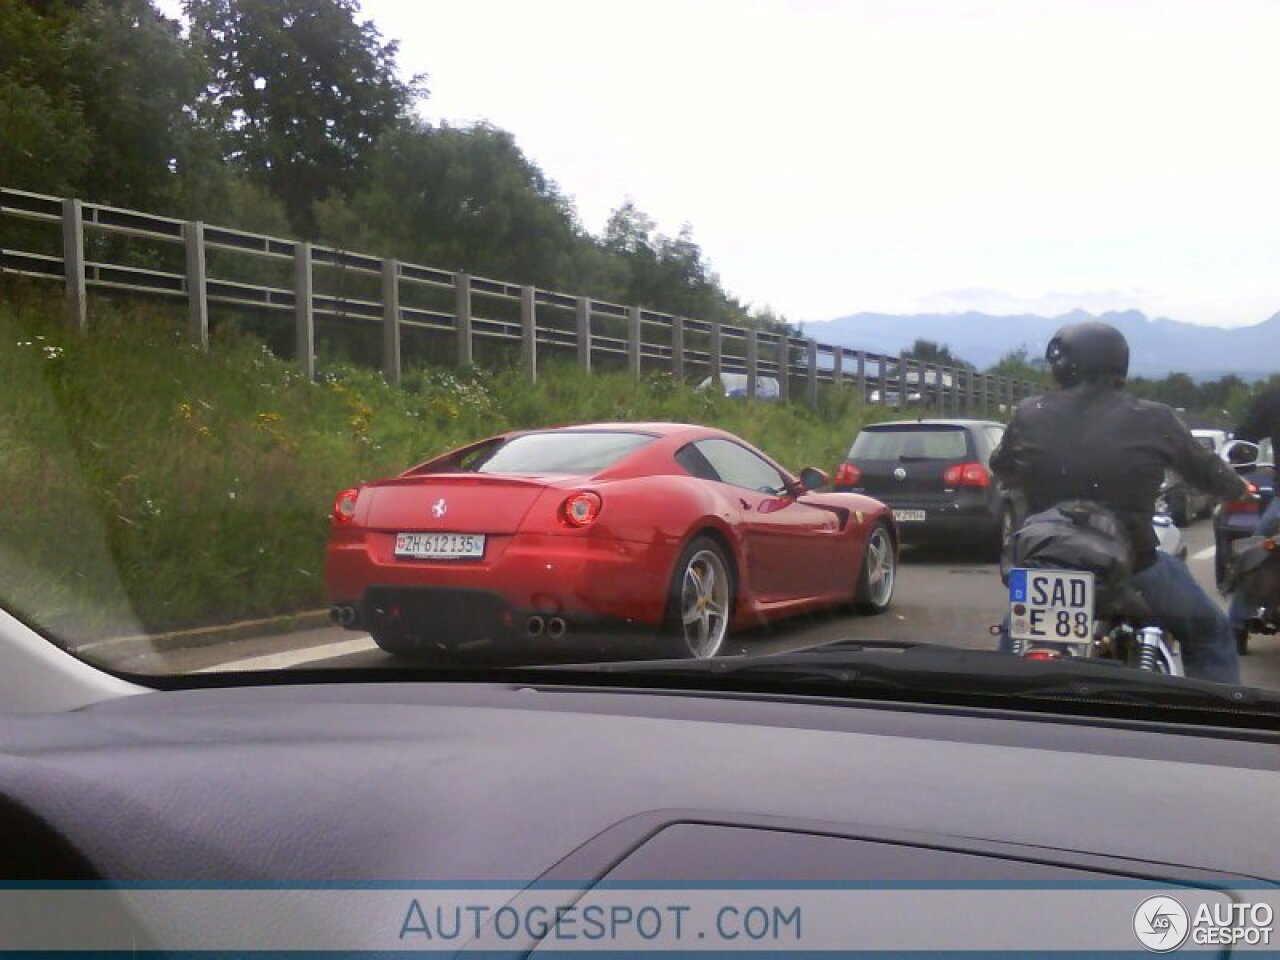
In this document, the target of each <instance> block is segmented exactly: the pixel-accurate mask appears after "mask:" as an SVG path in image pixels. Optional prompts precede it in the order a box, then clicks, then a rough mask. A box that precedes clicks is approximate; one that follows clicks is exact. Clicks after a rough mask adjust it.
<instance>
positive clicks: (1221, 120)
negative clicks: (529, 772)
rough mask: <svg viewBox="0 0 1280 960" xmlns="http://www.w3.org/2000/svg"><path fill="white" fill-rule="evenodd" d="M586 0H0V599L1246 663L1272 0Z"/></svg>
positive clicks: (188, 667)
mask: <svg viewBox="0 0 1280 960" xmlns="http://www.w3.org/2000/svg"><path fill="white" fill-rule="evenodd" d="M587 13H588V11H586V10H585V9H584V10H578V9H577V8H573V10H569V8H562V7H556V6H555V5H553V6H552V7H550V8H547V7H544V6H542V5H538V4H520V3H515V2H511V3H507V2H498V3H495V4H475V5H473V4H465V3H449V4H430V5H424V4H419V3H410V2H407V0H362V2H359V3H357V2H355V0H306V2H302V0H296V2H295V0H289V2H280V3H264V2H248V0H237V2H228V0H120V2H87V3H21V2H13V0H8V2H6V0H0V143H2V144H3V145H4V146H3V149H0V250H2V259H0V385H2V386H0V490H2V491H3V492H4V498H5V500H4V503H5V506H4V509H3V510H0V608H2V609H3V611H4V612H6V613H8V614H11V615H12V616H13V617H15V618H16V619H17V620H19V621H21V623H22V624H24V625H26V626H27V627H28V628H30V630H32V631H34V632H35V633H37V634H38V636H39V637H41V638H43V640H44V641H47V642H48V643H49V644H53V645H55V646H57V647H60V648H63V649H64V650H66V651H69V652H70V653H71V654H72V655H73V656H75V657H77V658H79V659H81V660H83V661H85V662H87V663H89V664H92V665H94V666H98V667H101V668H103V669H106V670H110V671H114V672H118V673H120V674H125V675H129V676H140V677H147V676H151V675H169V674H186V675H190V676H191V677H192V678H197V679H198V678H200V677H203V676H204V675H205V673H209V674H218V673H227V672H233V671H246V670H261V671H289V670H296V669H304V668H305V669H327V668H330V667H335V668H338V667H343V668H346V667H349V668H355V669H364V668H370V669H374V668H376V669H379V670H389V671H395V670H406V671H410V670H416V669H419V668H429V669H431V670H435V671H441V672H444V673H448V672H449V671H450V670H455V669H457V668H467V669H475V670H477V671H485V670H489V669H498V668H500V667H501V668H506V667H515V668H521V669H523V668H525V667H532V666H538V665H546V664H549V663H555V664H570V663H583V664H586V663H598V662H599V661H601V660H606V659H611V660H622V661H626V662H630V661H633V660H641V661H643V660H656V659H684V660H705V659H712V658H724V657H756V656H768V655H771V654H775V653H786V654H790V653H794V652H795V651H797V650H801V649H822V650H829V651H831V652H832V655H833V656H834V655H837V654H838V653H839V651H841V650H846V651H847V650H848V649H849V648H848V647H847V646H840V644H848V643H849V642H852V641H872V640H877V641H890V642H894V643H899V642H900V643H911V644H920V643H928V644H940V645H942V646H944V647H946V648H949V649H960V650H964V651H968V652H972V653H975V654H978V653H981V654H983V655H984V656H985V655H989V656H990V658H995V657H1017V658H1020V659H1028V658H1029V659H1037V660H1040V661H1043V662H1044V663H1049V664H1052V663H1054V662H1057V661H1061V660H1072V659H1073V658H1074V659H1076V660H1078V659H1092V660H1105V661H1108V662H1110V663H1113V664H1116V665H1117V666H1118V668H1121V669H1122V670H1123V671H1129V672H1133V671H1142V670H1145V671H1148V672H1151V671H1154V672H1158V673H1162V674H1167V675H1168V676H1170V677H1172V678H1173V679H1175V680H1177V681H1182V680H1187V681H1191V680H1207V681H1211V682H1215V683H1223V684H1228V685H1233V686H1234V685H1245V686H1249V685H1253V686H1260V687H1267V688H1277V689H1280V597H1276V596H1272V593H1271V592H1269V590H1270V588H1269V587H1268V586H1267V584H1268V583H1272V582H1274V579H1271V580H1269V579H1268V577H1269V576H1270V573H1269V571H1272V570H1273V569H1274V563H1280V553H1278V554H1276V556H1275V557H1274V558H1273V559H1270V560H1269V559H1267V558H1263V557H1261V556H1254V557H1252V558H1249V559H1242V554H1243V552H1244V551H1245V550H1246V549H1247V548H1248V547H1249V545H1250V544H1251V543H1252V542H1253V541H1254V540H1255V536H1254V535H1255V534H1261V533H1266V532H1267V531H1269V530H1272V529H1273V528H1276V527H1280V498H1277V497H1275V496H1274V476H1273V475H1274V469H1273V468H1272V467H1270V466H1269V465H1267V463H1265V462H1264V463H1263V464H1262V465H1260V466H1249V467H1247V468H1245V467H1241V468H1239V469H1237V468H1236V467H1233V466H1230V465H1228V464H1227V463H1226V462H1225V461H1224V460H1223V459H1222V457H1221V454H1220V451H1221V448H1222V447H1223V446H1224V445H1225V443H1226V441H1227V439H1229V438H1230V437H1232V436H1233V435H1235V436H1242V435H1248V436H1250V437H1253V438H1255V439H1257V440H1259V441H1260V442H1261V444H1262V446H1263V448H1264V453H1263V460H1264V461H1270V460H1271V459H1272V457H1271V452H1270V445H1271V439H1270V438H1274V437H1275V436H1276V435H1277V433H1280V423H1277V419H1280V413H1278V412H1277V410H1280V400H1278V399H1277V397H1280V362H1278V361H1277V351H1276V344H1277V343H1280V313H1277V311H1280V274H1277V272H1276V271H1275V270H1274V269H1273V265H1272V264H1271V263H1270V260H1269V259H1268V256H1267V255H1265V253H1264V252H1265V251H1269V250H1274V249H1276V248H1277V241H1280V236H1277V233H1278V232H1280V220H1277V218H1276V217H1274V216H1273V215H1272V211H1274V209H1275V208H1276V203H1277V202H1280V187H1277V184H1280V180H1278V179H1277V178H1276V176H1275V173H1274V171H1275V170H1276V169H1277V168H1280V134H1277V133H1276V132H1275V129H1274V126H1275V125H1274V124H1268V123H1266V122H1265V120H1264V119H1263V118H1265V117H1267V116H1269V115H1270V112H1271V109H1272V103H1271V99H1270V98H1269V96H1268V93H1269V91H1270V90H1271V89H1272V88H1273V87H1274V83H1273V82H1272V79H1271V78H1272V74H1273V72H1274V68H1273V64H1274V50H1273V49H1272V46H1273V44H1272V43H1271V42H1270V41H1271V38H1273V37H1275V36H1276V35H1277V30H1280V8H1275V7H1272V6H1269V5H1266V4H1262V5H1258V4H1251V3H1248V2H1246V0H1239V2H1237V0H1223V4H1212V5H1204V6H1203V7H1197V6H1196V5H1183V6H1180V7H1179V8H1178V10H1177V12H1176V14H1175V13H1173V12H1169V13H1168V15H1163V14H1161V15H1157V14H1156V13H1154V12H1152V11H1146V12H1145V13H1144V12H1142V11H1139V10H1137V9H1131V8H1130V7H1128V6H1126V5H1110V4H1081V3H1078V2H1071V0H1061V2H1058V0H1050V2H1047V3H1045V4H1037V5H1035V6H1034V7H1025V8H1024V7H1023V6H1021V5H1016V4H1015V5H1010V4H1004V3H999V2H996V0H978V2H977V3H976V4H950V3H934V2H928V3H925V4H923V5H917V4H906V5H903V4H885V3H877V2H862V0H850V2H848V3H838V4H800V5H796V4H788V3H784V2H781V0H765V2H763V3H760V4H750V5H741V4H736V3H735V4H729V3H727V2H721V0H711V2H708V3H705V4H692V5H684V4H678V5H677V4H671V3H666V2H659V3H658V4H656V5H652V6H651V5H638V6H636V7H635V8H634V9H629V10H628V13H627V16H626V17H625V18H624V17H622V16H620V15H618V16H610V15H609V13H608V12H607V11H604V10H603V9H601V10H596V9H595V8H592V10H591V11H589V13H590V15H587ZM673 24H674V27H673ZM464 38H472V39H480V40H482V41H483V42H482V43H479V45H477V43H473V42H464ZM763 51H769V54H768V56H766V57H762V56H761V54H762V52H763ZM766 63H767V65H768V66H767V68H764V69H762V68H761V67H762V65H763V64H766ZM1188 64H1195V65H1196V69H1195V70H1188V69H1187V65H1188ZM1099 324H1100V325H1103V328H1105V330H1107V331H1109V333H1107V332H1104V333H1102V334H1099V333H1098V330H1099V329H1100V328H1099V327H1098V326H1097V325H1099ZM1060 331H1074V333H1073V334H1071V335H1070V336H1066V337H1065V339H1064V338H1063V337H1057V339H1055V336H1056V335H1057V334H1058V333H1059V332H1060ZM1111 335H1114V337H1118V338H1119V341H1117V340H1115V339H1110V340H1108V339H1106V338H1107V337H1109V336H1111ZM1099 336H1100V337H1102V338H1103V339H1101V340H1098V339H1090V338H1091V337H1099ZM1073 338H1074V339H1073ZM1051 341H1054V342H1055V343H1057V344H1058V346H1059V348H1060V349H1059V348H1055V351H1054V352H1052V354H1050V351H1049V345H1050V342H1051ZM1120 341H1122V343H1121V342H1120ZM1126 355H1127V358H1128V359H1127V362H1126V361H1124V359H1123V358H1124V356H1126ZM1050 356H1052V359H1050ZM1099 357H1101V359H1099ZM1090 364H1095V365H1096V366H1098V369H1093V368H1092V367H1090ZM1193 430H1194V431H1197V435H1196V436H1194V437H1193V435H1192V433H1191V431H1193ZM415 464H416V465H419V466H418V467H416V468H415V466H414V465H415ZM1242 476H1243V477H1246V478H1247V479H1248V480H1249V482H1250V483H1252V484H1253V486H1254V488H1255V489H1256V496H1252V497H1251V496H1247V495H1246V488H1245V487H1244V486H1243V481H1242V480H1241V479H1240V478H1241V477H1242ZM1166 477H1167V478H1168V482H1165V479H1166ZM1078 501H1087V502H1089V503H1091V504H1095V506H1096V508H1097V510H1098V511H1099V512H1098V513H1096V514H1094V515H1092V516H1093V521H1090V520H1089V519H1088V517H1086V516H1085V515H1084V514H1082V513H1080V512H1079V511H1078V510H1077V511H1076V512H1074V513H1063V512H1061V511H1059V512H1058V513H1056V514H1054V513H1053V509H1054V508H1055V507H1058V506H1060V505H1062V504H1064V503H1065V504H1071V503H1073V502H1078ZM1073 509H1075V508H1073ZM1046 514H1049V515H1050V516H1049V517H1048V519H1046V516H1045V515H1046ZM1033 515H1034V516H1035V517H1036V523H1035V524H1034V525H1030V521H1029V519H1028V518H1029V517H1032V516H1033ZM1099 516H1100V517H1101V518H1102V519H1101V520H1098V517H1099ZM1055 524H1056V526H1055ZM1101 528H1105V530H1106V531H1109V532H1110V534H1111V537H1110V539H1106V538H1103V539H1096V538H1095V539H1091V538H1094V537H1095V534H1097V532H1098V530H1099V529H1101ZM1028 531H1029V532H1028ZM1064 544H1065V546H1064ZM1255 566H1256V567H1257V568H1258V569H1261V570H1263V574H1262V575H1261V576H1258V577H1252V576H1251V574H1250V571H1252V570H1253V569H1254V568H1255ZM1121 581H1123V582H1121ZM1135 596H1137V597H1138V598H1139V600H1140V601H1141V602H1140V603H1138V602H1132V598H1133V597H1135ZM1122 600H1125V601H1130V602H1129V603H1127V604H1126V603H1124V602H1121V601H1122ZM1184 600H1185V601H1186V602H1185V603H1184ZM885 614H887V615H885ZM6 622H7V621H6ZM1143 637H1152V638H1158V640H1159V642H1160V644H1162V646H1161V645H1156V644H1155V641H1154V640H1153V641H1152V646H1150V648H1148V647H1143V646H1141V645H1140V644H1139V639H1140V638H1143ZM39 649H42V650H48V649H49V648H48V647H46V646H43V645H41V646H40V647H39ZM990 658H989V659H987V660H986V661H984V662H986V663H995V664H1004V663H1007V662H1008V661H1005V660H994V659H990ZM886 659H888V658H887V657H886ZM988 672H991V673H992V674H993V675H994V674H997V673H1000V672H1001V669H1000V668H999V667H993V668H992V670H991V671H988ZM982 674H983V669H981V668H979V667H973V666H967V667H966V673H965V676H966V677H970V678H972V677H975V676H980V675H982ZM735 675H736V674H735ZM743 675H745V674H743ZM1128 675H1130V674H1129V673H1127V672H1122V673H1121V676H1128ZM193 682H194V681H193ZM922 696H923V695H922Z"/></svg>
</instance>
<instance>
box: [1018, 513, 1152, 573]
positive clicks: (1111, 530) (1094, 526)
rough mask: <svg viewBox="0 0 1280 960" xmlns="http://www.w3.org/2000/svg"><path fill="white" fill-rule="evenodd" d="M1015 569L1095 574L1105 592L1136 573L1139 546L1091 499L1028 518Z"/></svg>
mask: <svg viewBox="0 0 1280 960" xmlns="http://www.w3.org/2000/svg"><path fill="white" fill-rule="evenodd" d="M1012 554H1013V565H1014V566H1015V567H1030V568H1033V569H1041V570H1045V569H1047V570H1082V571H1087V572H1089V573H1092V574H1093V575H1094V577H1095V578H1096V580H1097V584H1098V586H1099V587H1100V588H1108V587H1118V586H1120V585H1121V584H1123V583H1124V582H1125V581H1126V580H1128V579H1129V577H1130V576H1131V575H1132V573H1133V565H1134V554H1133V544H1132V543H1131V541H1130V538H1129V534H1128V532H1127V531H1126V530H1125V528H1124V526H1123V524H1121V522H1120V518H1119V517H1118V516H1117V515H1116V514H1115V512H1114V511H1112V510H1109V509H1108V508H1106V507H1104V506H1102V505H1101V504H1099V503H1094V502H1092V501H1090V500H1068V501H1065V502H1063V503H1059V504H1057V505H1056V506H1053V507H1050V508H1049V509H1048V510H1044V511H1042V512H1040V513H1034V514H1032V515H1031V516H1029V517H1027V519H1026V521H1025V522H1024V523H1023V524H1022V526H1021V527H1020V528H1019V530H1018V531H1017V533H1015V534H1014V535H1013V549H1012Z"/></svg>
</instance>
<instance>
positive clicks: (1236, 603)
mask: <svg viewBox="0 0 1280 960" xmlns="http://www.w3.org/2000/svg"><path fill="white" fill-rule="evenodd" d="M1276 533H1280V496H1273V497H1272V498H1271V503H1269V504H1268V505H1267V509H1266V510H1264V511H1263V513H1262V516H1261V517H1259V518H1258V525H1257V527H1255V528H1254V534H1255V535H1256V536H1260V537H1270V536H1273V535H1274V534H1276ZM1255 613H1257V611H1256V610H1255V609H1254V608H1253V607H1251V606H1249V604H1247V603H1245V600H1244V597H1242V596H1240V594H1239V593H1233V594H1232V595H1231V606H1230V607H1229V608H1228V609H1227V617H1228V618H1229V619H1230V620H1231V627H1232V629H1235V630H1243V629H1244V628H1245V625H1246V624H1247V623H1248V622H1249V618H1250V617H1252V616H1253V615H1254V614H1255Z"/></svg>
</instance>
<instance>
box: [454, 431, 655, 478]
mask: <svg viewBox="0 0 1280 960" xmlns="http://www.w3.org/2000/svg"><path fill="white" fill-rule="evenodd" d="M653 439H654V438H653V437H651V436H649V435H647V434H643V433H624V432H622V431H617V432H613V431H609V432H605V431H600V432H591V431H586V430H563V431H556V432H548V433H526V434H523V435H522V436H519V437H512V438H511V439H510V440H508V441H507V442H506V443H504V444H502V445H501V446H500V447H497V448H496V449H495V450H494V451H493V452H492V453H491V454H490V455H489V456H488V457H485V458H484V459H483V460H481V461H480V462H479V463H478V464H475V465H473V466H472V469H474V470H475V471H477V472H478V473H514V474H543V473H570V474H594V473H599V472H600V471H601V470H606V469H608V468H609V467H611V466H613V465H614V464H615V463H617V462H618V461H619V460H621V459H622V458H623V457H625V456H627V454H629V453H633V452H634V451H636V450H639V449H640V448H641V447H643V446H644V445H645V444H647V443H652V442H653Z"/></svg>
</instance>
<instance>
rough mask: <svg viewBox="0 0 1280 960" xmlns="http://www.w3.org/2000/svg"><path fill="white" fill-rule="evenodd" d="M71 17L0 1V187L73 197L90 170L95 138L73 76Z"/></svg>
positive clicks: (19, 1) (20, 0) (20, 1)
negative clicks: (68, 38) (69, 36)
mask: <svg viewBox="0 0 1280 960" xmlns="http://www.w3.org/2000/svg"><path fill="white" fill-rule="evenodd" d="M69 18H70V15H69V14H68V13H67V12H66V11H65V10H62V9H61V8H58V9H56V10H55V11H51V13H50V15H49V16H43V15H42V14H41V12H40V11H39V10H38V9H37V8H36V7H34V6H32V5H31V4H29V3H26V2H24V0H0V144H3V147H2V148H0V183H3V184H5V185H6V186H11V187H20V188H22V189H25V190H34V191H39V192H49V193H71V192H73V191H74V189H75V186H76V185H77V184H78V183H79V179H80V177H81V175H82V174H83V172H84V170H85V169H86V168H87V166H88V164H89V157H90V153H91V149H92V140H93V134H92V131H91V130H90V128H89V125H88V123H87V122H86V120H85V116H84V110H83V109H82V106H81V102H80V96H79V91H78V90H77V89H76V88H75V85H74V83H73V82H72V76H71V60H72V52H71V50H70V49H69V48H68V46H67V44H66V42H65V33H66V29H67V21H68V19H69Z"/></svg>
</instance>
